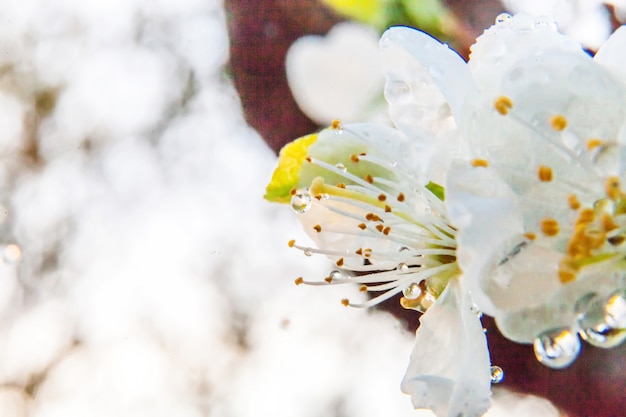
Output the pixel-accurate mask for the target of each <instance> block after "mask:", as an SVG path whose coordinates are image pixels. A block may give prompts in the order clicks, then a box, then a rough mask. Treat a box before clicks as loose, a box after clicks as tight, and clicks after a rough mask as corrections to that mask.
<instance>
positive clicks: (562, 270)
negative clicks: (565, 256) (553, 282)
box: [559, 266, 576, 284]
mask: <svg viewBox="0 0 626 417" xmlns="http://www.w3.org/2000/svg"><path fill="white" fill-rule="evenodd" d="M575 279H576V271H574V270H572V269H570V268H568V267H564V266H560V267H559V281H561V283H562V284H566V283H568V282H572V281H574V280H575Z"/></svg>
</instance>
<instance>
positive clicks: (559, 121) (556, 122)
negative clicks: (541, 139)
mask: <svg viewBox="0 0 626 417" xmlns="http://www.w3.org/2000/svg"><path fill="white" fill-rule="evenodd" d="M550 125H551V126H552V129H554V130H556V131H559V132H560V131H562V130H565V128H566V127H567V119H566V118H565V116H563V115H561V114H557V115H556V116H552V117H551V118H550Z"/></svg>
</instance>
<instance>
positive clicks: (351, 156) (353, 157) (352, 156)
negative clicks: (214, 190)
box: [350, 154, 359, 162]
mask: <svg viewBox="0 0 626 417" xmlns="http://www.w3.org/2000/svg"><path fill="white" fill-rule="evenodd" d="M350 160H351V161H352V162H359V157H358V156H356V155H354V154H353V155H350Z"/></svg>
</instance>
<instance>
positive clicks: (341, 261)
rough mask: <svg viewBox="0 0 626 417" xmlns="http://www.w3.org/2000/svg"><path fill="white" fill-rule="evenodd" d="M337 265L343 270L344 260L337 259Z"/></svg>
mask: <svg viewBox="0 0 626 417" xmlns="http://www.w3.org/2000/svg"><path fill="white" fill-rule="evenodd" d="M335 265H337V266H338V267H340V268H341V267H342V266H343V258H339V259H337V262H335Z"/></svg>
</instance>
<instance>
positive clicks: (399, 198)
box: [396, 193, 405, 203]
mask: <svg viewBox="0 0 626 417" xmlns="http://www.w3.org/2000/svg"><path fill="white" fill-rule="evenodd" d="M396 199H397V200H398V201H399V202H401V203H402V202H403V201H404V200H405V197H404V193H400V194H398V197H396Z"/></svg>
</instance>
